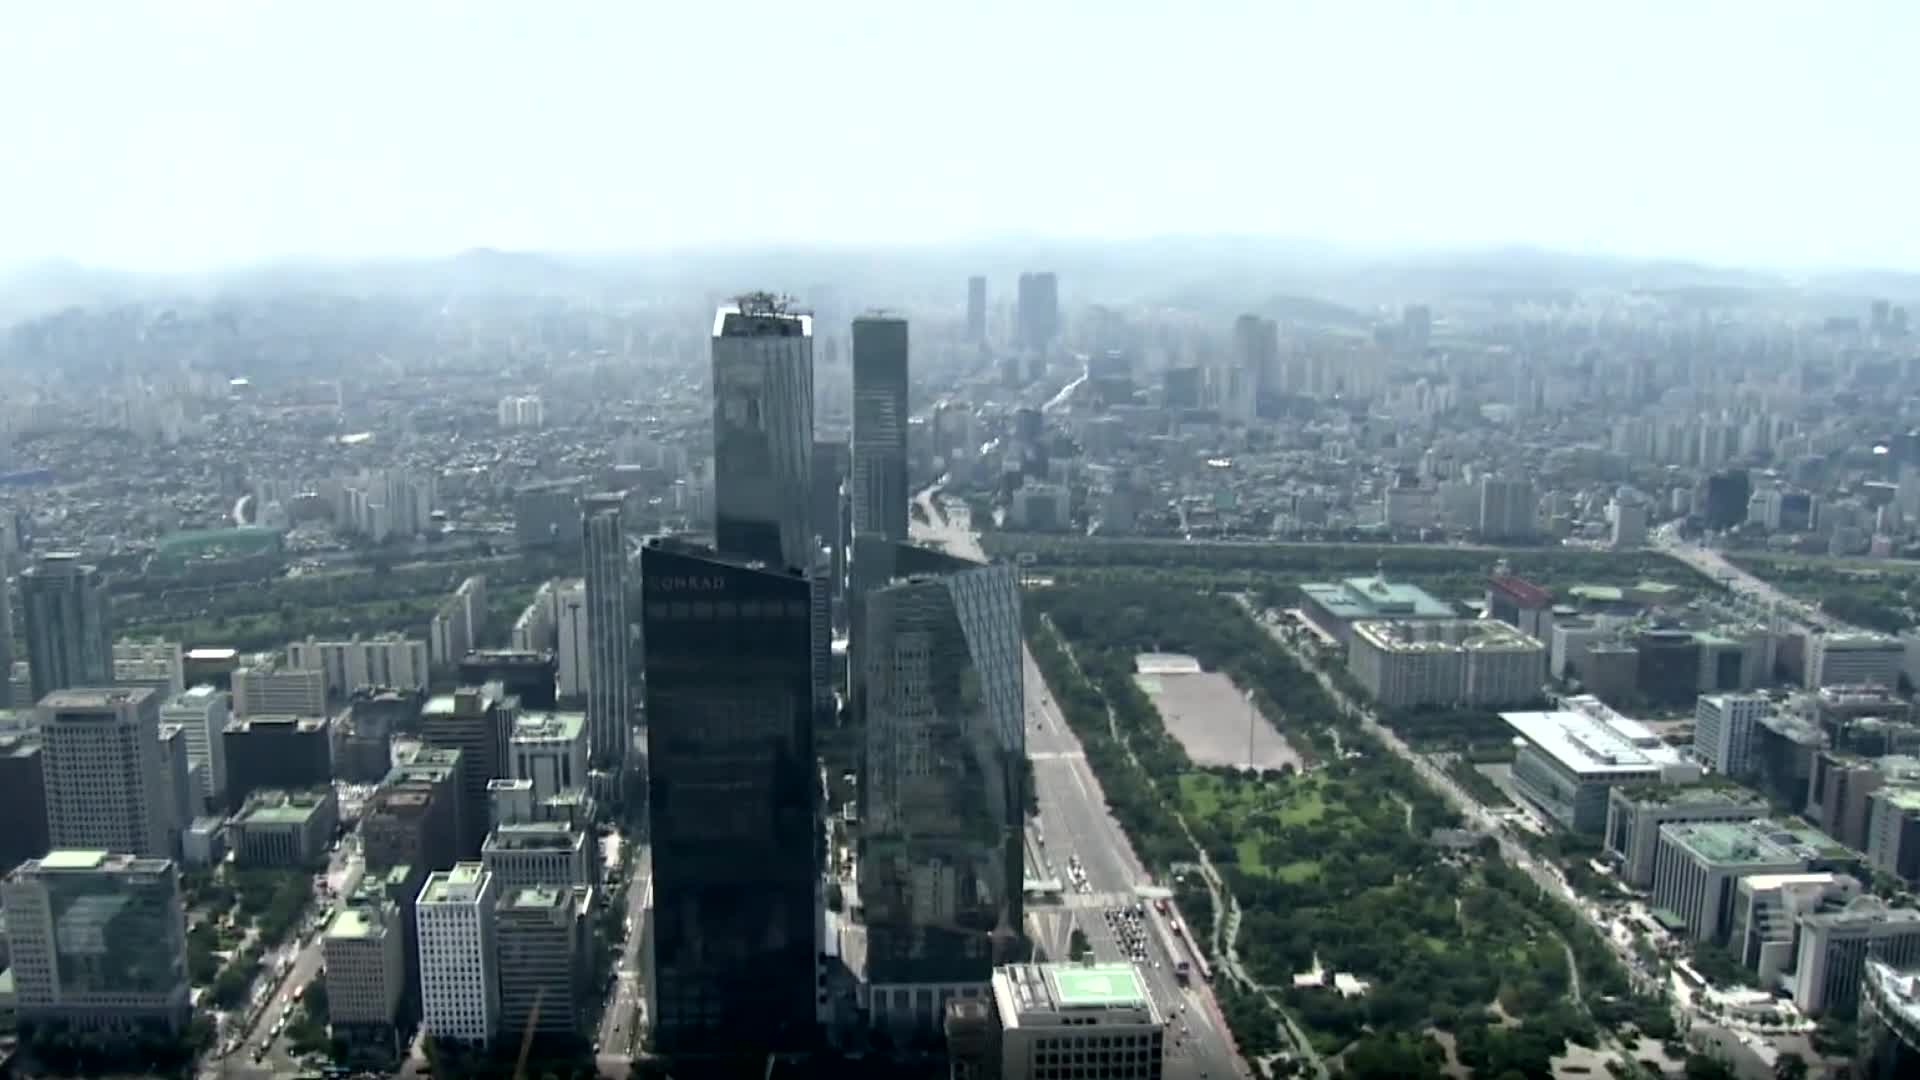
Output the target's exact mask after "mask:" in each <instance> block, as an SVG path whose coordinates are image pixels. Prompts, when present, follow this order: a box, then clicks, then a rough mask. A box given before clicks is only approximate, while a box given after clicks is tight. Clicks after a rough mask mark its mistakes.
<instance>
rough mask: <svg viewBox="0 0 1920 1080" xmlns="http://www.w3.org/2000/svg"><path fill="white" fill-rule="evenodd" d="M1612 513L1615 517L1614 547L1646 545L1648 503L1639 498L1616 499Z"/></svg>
mask: <svg viewBox="0 0 1920 1080" xmlns="http://www.w3.org/2000/svg"><path fill="white" fill-rule="evenodd" d="M1610 513H1611V514H1612V517H1613V547H1614V549H1615V550H1620V549H1623V548H1637V547H1645V546H1646V543H1647V504H1645V503H1643V502H1640V501H1638V500H1632V499H1629V500H1620V499H1615V500H1614V501H1613V504H1612V507H1611V508H1610Z"/></svg>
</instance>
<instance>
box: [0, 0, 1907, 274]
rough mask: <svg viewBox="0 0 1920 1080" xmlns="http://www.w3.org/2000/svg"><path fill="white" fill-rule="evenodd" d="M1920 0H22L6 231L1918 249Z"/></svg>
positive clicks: (647, 243) (195, 244)
mask: <svg viewBox="0 0 1920 1080" xmlns="http://www.w3.org/2000/svg"><path fill="white" fill-rule="evenodd" d="M1916 39H1920V3H1915V2H1913V0H1887V2H1884V3H1868V2H1864V0H1863V2H1854V3H1849V2H1835V0H1829V2H1827V3H1819V4H1809V3H1800V2H1798V0H1793V2H1788V0H1744V2H1729V3H1713V2H1708V0H1654V2H1645V3H1643V2H1637V0H1611V2H1593V3H1573V2H1559V0H1516V2H1491V0H1489V2H1474V0H1435V2H1432V3H1417V2H1404V3H1388V2H1368V0H1318V2H1312V3H1301V2H1287V0H1256V2H1250V3H1240V2H1237V0H1235V2H1229V0H1182V2H1180V3H1172V2H1167V3H1159V2H1154V3H1148V2H1141V0H1089V2H1068V0H1015V2H1005V3H1002V2H998V0H939V2H933V0H887V2H868V0H847V2H836V0H814V2H811V3H807V2H799V3H761V2H757V0H711V2H708V0H623V2H606V3H590V2H573V3H570V2H567V0H546V2H531V0H518V2H497V3H496V2H484V0H467V2H461V3H433V2H428V0H376V2H371V3H362V2H357V0H349V2H340V0H334V2H327V3H321V2H313V3H304V2H294V0H287V2H266V0H262V2H255V3H242V2H238V0H233V2H217V0H197V2H196V0H58V2H40V0H10V2H6V3H5V4H4V7H3V8H0V133H3V134H0V137H3V138H4V139H5V143H4V145H5V147H6V149H5V151H4V154H5V157H4V161H0V264H5V263H10V262H16V261H20V260H24V259H32V258H39V257H45V256H66V257H71V258H76V259H80V260H84V261H89V262H100V263H108V264H114V265H122V266H134V267H142V268H147V267H155V268H173V267H199V266H207V265H214V264H225V263H232V262H238V261H247V260H254V259H259V258H265V257H277V256H284V255H299V254H307V255H326V256H342V255H372V254H429V253H440V252H448V251H454V250H459V249H462V248H467V247H472V246H479V245H492V246H497V247H503V248H514V249H529V248H540V249H554V250H592V251H608V250H623V249H634V248H651V247H664V246H683V245H697V244H707V243H737V242H761V241H798V242H830V243H831V242H848V243H868V242H874V241H881V242H890V241H898V242H922V241H937V240H947V239H967V238H977V237H982V236H988V235H997V234H1008V233H1039V234H1055V235H1066V236H1099V235H1115V236H1137V235H1143V234H1156V233H1179V232H1245V233H1275V234H1286V235H1294V236H1312V237H1320V238H1326V239H1331V240H1336V241H1348V242H1354V243H1364V244H1369V245H1373V244H1386V245H1395V246H1412V247H1433V246H1479V245H1488V244H1498V243H1516V242H1522V243H1534V244H1541V245H1546V246H1551V247H1558V248H1566V249H1571V250H1605V251H1620V252H1627V253H1647V254H1680V255H1689V256H1696V257H1702V258H1708V259H1714V260H1721V261H1757V262H1766V263H1774V264H1832V263H1853V264H1876V265H1887V266H1903V267H1910V268H1920V198H1917V197H1916V194H1915V192H1916V182H1920V137H1916V129H1917V128H1920V114H1917V113H1916V112H1915V111H1914V110H1915V103H1916V102H1920V64H1915V63H1914V62H1913V60H1912V53H1911V49H1912V43H1913V42H1914V41H1915V40H1916Z"/></svg>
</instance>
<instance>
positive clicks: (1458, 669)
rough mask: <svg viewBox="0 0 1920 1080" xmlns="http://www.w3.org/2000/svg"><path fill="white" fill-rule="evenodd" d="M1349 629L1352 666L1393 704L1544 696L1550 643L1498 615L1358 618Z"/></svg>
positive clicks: (1377, 697) (1507, 701) (1508, 701)
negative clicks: (1542, 675) (1407, 619)
mask: <svg viewBox="0 0 1920 1080" xmlns="http://www.w3.org/2000/svg"><path fill="white" fill-rule="evenodd" d="M1351 633H1352V636H1351V638H1350V640H1349V641H1348V649H1347V670H1348V671H1350V672H1352V673H1353V677H1354V678H1355V679H1356V680H1358V681H1359V683H1360V685H1361V686H1362V687H1364V688H1365V689H1366V691H1367V693H1368V694H1369V695H1371V696H1372V698H1373V699H1374V701H1376V702H1378V703H1379V704H1381V705H1384V706H1386V707H1388V708H1403V707H1408V706H1416V705H1516V704H1519V703H1521V702H1525V701H1530V700H1532V699H1534V698H1537V697H1539V696H1540V684H1541V680H1540V673H1541V670H1542V669H1543V668H1544V667H1545V666H1546V647H1545V646H1544V645H1542V644H1541V643H1540V642H1539V641H1537V640H1535V639H1533V638H1531V637H1528V636H1527V635H1525V634H1523V633H1521V632H1520V631H1519V630H1517V629H1515V628H1514V627H1512V626H1509V625H1508V624H1506V623H1504V622H1500V621H1499V620H1497V619H1423V620H1418V621H1410V622H1388V621H1368V622H1357V623H1354V624H1353V628H1352V631H1351Z"/></svg>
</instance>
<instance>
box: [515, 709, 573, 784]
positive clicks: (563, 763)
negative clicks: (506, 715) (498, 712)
mask: <svg viewBox="0 0 1920 1080" xmlns="http://www.w3.org/2000/svg"><path fill="white" fill-rule="evenodd" d="M507 768H508V770H509V774H508V778H509V779H513V780H530V781H532V782H533V797H534V798H535V799H536V800H538V799H546V798H549V797H551V796H554V795H558V794H560V793H561V792H563V791H571V790H574V789H576V788H584V787H586V786H587V714H585V713H578V712H531V713H529V712H523V713H521V714H520V715H519V716H517V717H516V718H515V719H514V722H513V734H512V735H510V736H509V737H508V739H507Z"/></svg>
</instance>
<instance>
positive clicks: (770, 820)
mask: <svg viewBox="0 0 1920 1080" xmlns="http://www.w3.org/2000/svg"><path fill="white" fill-rule="evenodd" d="M640 572H641V597H642V600H641V602H642V609H643V610H642V616H643V619H644V624H645V632H644V634H643V635H642V640H643V641H644V642H645V649H646V671H647V684H646V695H647V715H648V757H647V768H648V809H649V811H650V812H651V815H652V822H653V896H654V931H653V932H654V942H653V949H652V952H651V956H652V963H653V972H652V977H651V978H650V979H648V981H647V985H648V988H649V990H650V992H651V993H652V995H653V1001H652V1002H651V1009H650V1014H651V1017H652V1020H653V1024H654V1036H655V1039H656V1041H657V1044H658V1048H659V1049H660V1050H661V1051H663V1052H665V1053H669V1054H684V1055H700V1054H706V1053H726V1054H737V1053H743V1052H744V1053H753V1052H765V1051H775V1050H791V1049H801V1048H804V1047H806V1046H808V1045H809V1044H810V1043H811V1042H812V1041H813V1038H814V1029H815V1013H814V971H815V964H816V954H817V951H818V947H819V946H818V937H819V933H820V920H819V914H818V904H819V895H820V893H819V882H820V870H821V859H820V854H821V839H820V828H819V814H818V805H819V783H818V777H817V775H816V773H815V770H814V756H813V729H812V717H813V708H812V700H811V698H812V671H811V668H812V663H811V658H810V648H809V647H810V645H811V641H812V625H811V620H810V619H809V612H808V607H809V604H808V599H809V596H808V594H809V582H808V580H807V578H806V576H804V575H803V574H801V573H797V572H790V571H786V570H770V569H765V568H763V567H761V566H757V565H748V564H747V563H745V562H743V561H740V560H737V559H734V558H728V557H721V556H717V555H714V554H712V553H711V552H708V551H705V550H700V549H693V548H690V547H688V546H685V545H679V544H675V543H674V542H673V541H670V540H655V541H651V542H650V543H649V545H648V547H647V548H646V550H645V551H644V552H642V554H641V560H640Z"/></svg>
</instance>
